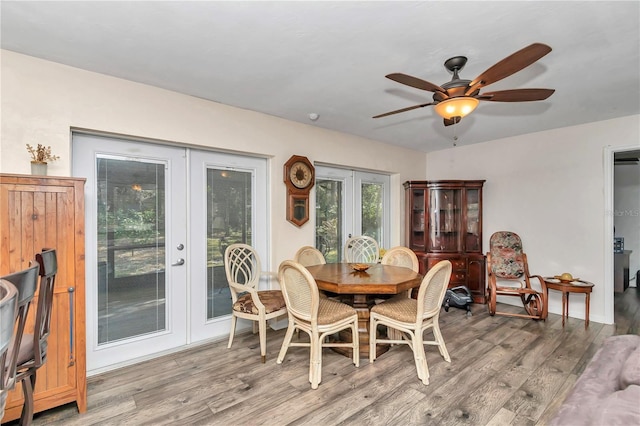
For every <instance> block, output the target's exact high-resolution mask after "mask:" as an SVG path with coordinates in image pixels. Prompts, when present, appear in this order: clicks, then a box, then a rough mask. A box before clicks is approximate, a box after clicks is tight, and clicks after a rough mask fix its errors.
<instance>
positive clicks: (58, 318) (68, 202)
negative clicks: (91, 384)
mask: <svg viewBox="0 0 640 426" xmlns="http://www.w3.org/2000/svg"><path fill="white" fill-rule="evenodd" d="M84 184H85V179H82V178H69V177H48V176H26V175H10V174H0V243H1V245H0V276H2V275H5V274H9V273H12V272H16V271H20V270H22V269H25V268H27V267H28V266H29V263H30V262H32V261H35V254H36V253H37V252H40V251H41V250H42V249H43V248H53V249H56V255H57V259H58V273H57V274H56V283H55V289H54V295H53V308H52V312H51V333H50V334H49V337H48V339H47V361H46V363H45V364H44V365H43V366H42V367H41V368H39V369H38V371H37V373H36V387H35V390H34V411H35V412H36V413H37V412H39V411H43V410H46V409H49V408H52V407H56V406H59V405H63V404H67V403H70V402H76V403H77V405H78V411H80V412H81V413H82V412H85V411H86V409H87V386H86V362H85V352H86V350H85V291H84V289H85V275H84V273H85V269H84V257H85V253H84ZM37 297H38V294H37V293H36V298H35V299H34V301H33V303H32V304H31V307H30V309H29V316H28V320H27V326H26V327H27V328H26V329H25V332H26V333H33V322H34V317H35V311H36V307H37V306H38V302H37ZM22 405H23V397H22V387H21V385H20V384H17V385H16V387H15V389H14V390H13V391H11V392H9V394H8V395H7V405H6V407H5V415H4V418H2V422H7V421H10V420H13V419H17V418H19V417H20V413H21V411H22Z"/></svg>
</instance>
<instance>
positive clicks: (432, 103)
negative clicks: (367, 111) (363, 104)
mask: <svg viewBox="0 0 640 426" xmlns="http://www.w3.org/2000/svg"><path fill="white" fill-rule="evenodd" d="M429 105H435V103H434V102H429V103H428V104H422V105H414V106H410V107H407V108H402V109H399V110H396V111H391V112H385V113H384V114H380V115H376V116H374V117H371V118H380V117H386V116H387V115H393V114H398V113H400V112H405V111H411V110H412V109H417V108H422V107H426V106H429Z"/></svg>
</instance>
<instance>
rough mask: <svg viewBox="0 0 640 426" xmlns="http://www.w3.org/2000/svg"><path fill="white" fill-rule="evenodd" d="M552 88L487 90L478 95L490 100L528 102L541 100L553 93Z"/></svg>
mask: <svg viewBox="0 0 640 426" xmlns="http://www.w3.org/2000/svg"><path fill="white" fill-rule="evenodd" d="M553 92H555V90H553V89H513V90H500V91H498V92H487V93H483V94H482V95H480V96H479V98H480V99H482V100H484V101H492V102H528V101H542V100H545V99H547V98H548V97H549V96H551V95H553Z"/></svg>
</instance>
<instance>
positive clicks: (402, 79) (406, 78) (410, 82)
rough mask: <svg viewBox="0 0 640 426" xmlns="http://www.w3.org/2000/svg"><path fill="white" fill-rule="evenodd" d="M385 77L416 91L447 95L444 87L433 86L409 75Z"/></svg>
mask: <svg viewBox="0 0 640 426" xmlns="http://www.w3.org/2000/svg"><path fill="white" fill-rule="evenodd" d="M385 77H387V78H388V79H390V80H393V81H397V82H398V83H400V84H406V85H407V86H411V87H415V88H416V89H422V90H426V91H428V92H442V93H447V91H446V90H444V89H443V88H442V87H440V86H438V85H437V84H433V83H430V82H428V81H426V80H422V79H420V78H417V77H412V76H410V75H407V74H402V73H398V72H396V73H393V74H389V75H386V76H385Z"/></svg>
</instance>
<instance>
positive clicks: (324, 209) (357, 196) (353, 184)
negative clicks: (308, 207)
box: [316, 166, 391, 262]
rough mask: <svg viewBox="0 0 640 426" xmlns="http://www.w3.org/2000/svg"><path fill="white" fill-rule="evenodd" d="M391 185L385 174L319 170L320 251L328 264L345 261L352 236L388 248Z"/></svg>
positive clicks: (317, 239) (317, 177)
mask: <svg viewBox="0 0 640 426" xmlns="http://www.w3.org/2000/svg"><path fill="white" fill-rule="evenodd" d="M390 181H391V180H390V178H389V176H388V175H384V174H378V173H370V172H362V171H356V170H348V169H341V168H333V167H325V166H318V167H316V248H318V250H320V251H322V252H323V254H324V255H325V258H326V259H327V262H340V261H342V259H343V257H344V254H343V248H344V244H345V243H346V241H347V239H348V238H349V237H350V236H352V235H367V236H370V237H373V238H375V239H376V241H378V244H379V245H380V247H387V246H388V242H389V241H390V232H391V231H390V229H391V220H390V205H389V203H390V188H391V183H390ZM387 248H388V247H387Z"/></svg>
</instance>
